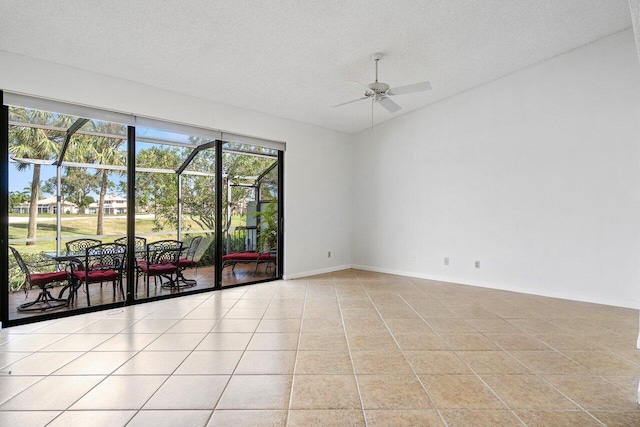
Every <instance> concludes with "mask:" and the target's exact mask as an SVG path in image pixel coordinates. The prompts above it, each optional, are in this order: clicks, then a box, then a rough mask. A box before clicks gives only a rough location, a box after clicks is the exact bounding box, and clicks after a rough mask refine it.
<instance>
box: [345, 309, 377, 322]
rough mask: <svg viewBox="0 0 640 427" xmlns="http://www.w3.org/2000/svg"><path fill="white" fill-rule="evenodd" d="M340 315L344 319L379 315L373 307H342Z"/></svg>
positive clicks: (374, 317)
mask: <svg viewBox="0 0 640 427" xmlns="http://www.w3.org/2000/svg"><path fill="white" fill-rule="evenodd" d="M342 317H343V318H344V319H375V320H379V319H380V315H378V312H377V311H376V309H375V308H373V307H365V308H360V307H342Z"/></svg>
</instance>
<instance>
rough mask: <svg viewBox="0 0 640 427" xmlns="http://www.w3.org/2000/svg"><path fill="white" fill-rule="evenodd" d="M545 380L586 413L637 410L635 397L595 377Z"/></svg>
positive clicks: (563, 376)
mask: <svg viewBox="0 0 640 427" xmlns="http://www.w3.org/2000/svg"><path fill="white" fill-rule="evenodd" d="M545 379H547V380H548V381H549V382H551V383H552V384H553V385H554V386H555V387H556V388H558V390H560V391H561V392H562V393H564V394H566V395H567V396H569V398H571V399H573V400H574V401H575V402H576V403H578V404H579V405H580V406H582V407H583V408H584V409H586V410H587V411H591V410H631V409H633V410H635V409H637V408H638V407H637V404H636V403H635V398H636V396H634V395H629V394H627V393H625V392H623V391H622V390H620V389H619V388H617V387H616V386H614V385H612V384H610V383H608V382H607V381H605V380H604V379H602V378H600V377H597V376H586V375H545Z"/></svg>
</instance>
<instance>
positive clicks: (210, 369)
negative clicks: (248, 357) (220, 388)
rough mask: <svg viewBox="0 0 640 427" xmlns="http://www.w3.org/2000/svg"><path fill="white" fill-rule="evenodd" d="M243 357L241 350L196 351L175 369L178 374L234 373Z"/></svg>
mask: <svg viewBox="0 0 640 427" xmlns="http://www.w3.org/2000/svg"><path fill="white" fill-rule="evenodd" d="M241 357H242V352H241V351H194V352H192V353H191V354H189V356H188V357H187V358H186V359H185V360H184V362H182V364H181V365H180V367H179V368H178V369H177V370H176V371H175V374H176V375H225V374H232V373H233V372H234V371H235V369H236V367H237V366H238V362H239V361H240V358H241Z"/></svg>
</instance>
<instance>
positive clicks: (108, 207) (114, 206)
mask: <svg viewBox="0 0 640 427" xmlns="http://www.w3.org/2000/svg"><path fill="white" fill-rule="evenodd" d="M98 208H99V206H98V203H97V202H96V203H91V204H90V205H89V207H87V213H89V214H96V213H98ZM103 212H104V213H105V214H126V213H127V199H126V198H125V197H118V196H110V195H106V196H105V197H104V211H103Z"/></svg>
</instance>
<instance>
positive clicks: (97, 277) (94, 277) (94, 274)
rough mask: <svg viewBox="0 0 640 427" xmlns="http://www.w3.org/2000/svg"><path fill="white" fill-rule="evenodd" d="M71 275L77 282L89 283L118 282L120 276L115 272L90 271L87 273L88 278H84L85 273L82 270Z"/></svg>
mask: <svg viewBox="0 0 640 427" xmlns="http://www.w3.org/2000/svg"><path fill="white" fill-rule="evenodd" d="M73 275H74V276H75V277H76V279H78V281H80V282H85V281H86V282H89V283H95V282H107V281H113V280H118V279H119V278H120V275H119V274H118V272H117V271H115V270H91V271H89V276H88V277H86V276H87V274H86V273H85V271H84V270H82V271H76V272H74V273H73Z"/></svg>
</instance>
